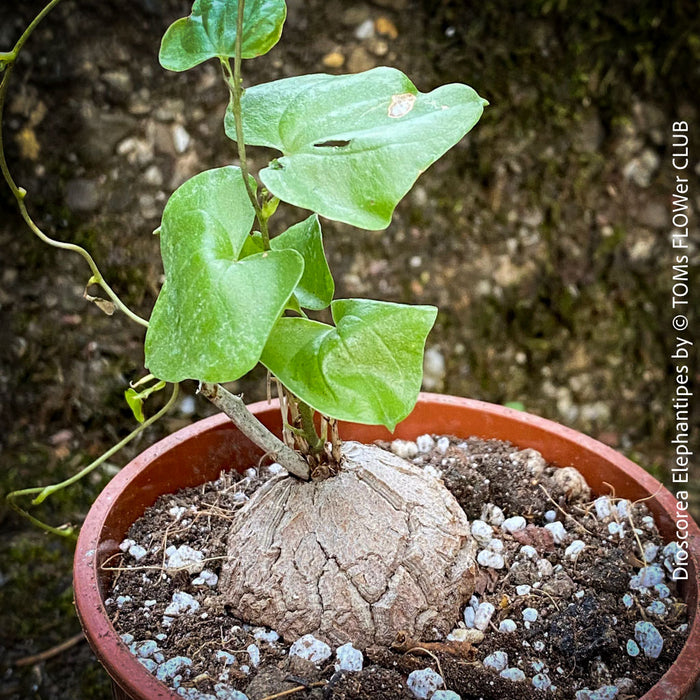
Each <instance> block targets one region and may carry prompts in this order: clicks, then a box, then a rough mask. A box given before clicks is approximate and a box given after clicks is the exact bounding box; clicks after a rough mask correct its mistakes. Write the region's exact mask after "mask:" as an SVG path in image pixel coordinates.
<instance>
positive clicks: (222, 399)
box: [199, 382, 310, 481]
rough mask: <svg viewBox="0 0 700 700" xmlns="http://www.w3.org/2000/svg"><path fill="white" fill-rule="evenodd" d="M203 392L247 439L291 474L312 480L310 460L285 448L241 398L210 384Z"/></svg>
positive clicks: (202, 389)
mask: <svg viewBox="0 0 700 700" xmlns="http://www.w3.org/2000/svg"><path fill="white" fill-rule="evenodd" d="M199 392H200V393H201V394H202V396H204V397H205V398H207V399H209V401H211V402H212V403H213V404H214V405H215V406H216V407H217V408H218V409H219V410H221V411H223V412H224V413H225V414H226V415H227V416H228V417H229V418H230V419H231V420H232V421H233V422H234V423H235V424H236V427H237V428H238V429H239V430H240V431H241V432H242V433H243V434H244V435H245V436H246V437H248V438H249V439H250V440H252V441H253V442H254V443H255V444H256V445H258V447H261V448H262V449H263V450H265V452H266V453H267V454H269V455H270V456H272V457H273V458H274V459H275V461H276V462H279V463H280V464H281V465H282V466H283V467H284V468H285V469H286V470H287V471H288V472H289V473H290V474H294V476H297V477H299V478H300V479H303V480H304V481H308V480H309V478H310V473H309V465H308V464H307V462H306V460H304V458H303V457H302V456H301V455H300V454H299V453H298V452H295V451H294V450H293V449H292V448H290V447H288V446H287V445H285V444H284V443H283V442H282V441H281V440H280V439H279V438H278V437H277V436H276V435H273V434H272V433H271V432H270V431H269V430H268V429H267V428H266V427H265V426H264V425H263V424H262V423H261V422H260V421H259V420H258V419H257V418H255V416H254V415H253V414H252V413H251V412H250V411H249V410H248V409H247V408H246V405H245V404H244V403H243V399H241V397H240V396H236V395H235V394H232V393H231V392H230V391H228V390H227V389H225V388H224V387H222V386H221V385H220V384H210V383H208V382H203V383H202V385H201V387H200V390H199Z"/></svg>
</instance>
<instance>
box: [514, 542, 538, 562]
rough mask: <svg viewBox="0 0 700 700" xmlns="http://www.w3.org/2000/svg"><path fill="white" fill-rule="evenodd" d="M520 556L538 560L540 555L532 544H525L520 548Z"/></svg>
mask: <svg viewBox="0 0 700 700" xmlns="http://www.w3.org/2000/svg"><path fill="white" fill-rule="evenodd" d="M518 556H522V557H525V558H526V559H537V556H538V555H537V550H536V549H535V548H534V547H533V546H532V545H531V544H524V545H523V546H522V547H521V548H520V551H519V552H518Z"/></svg>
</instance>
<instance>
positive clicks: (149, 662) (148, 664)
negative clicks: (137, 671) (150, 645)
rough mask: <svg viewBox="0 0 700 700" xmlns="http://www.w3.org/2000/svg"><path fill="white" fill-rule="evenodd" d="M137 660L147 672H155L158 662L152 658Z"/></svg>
mask: <svg viewBox="0 0 700 700" xmlns="http://www.w3.org/2000/svg"><path fill="white" fill-rule="evenodd" d="M137 661H138V662H139V663H140V664H141V665H142V666H143V667H144V668H145V669H146V670H147V671H148V672H149V673H155V672H156V670H157V669H158V664H157V663H156V662H155V661H154V660H153V659H141V658H138V659H137Z"/></svg>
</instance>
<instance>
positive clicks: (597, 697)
mask: <svg viewBox="0 0 700 700" xmlns="http://www.w3.org/2000/svg"><path fill="white" fill-rule="evenodd" d="M617 693H618V690H617V688H616V687H615V686H614V685H603V686H601V687H600V688H598V689H597V690H590V689H589V688H584V689H583V690H577V691H576V700H614V698H616V697H617Z"/></svg>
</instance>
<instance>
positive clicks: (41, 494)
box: [7, 384, 180, 539]
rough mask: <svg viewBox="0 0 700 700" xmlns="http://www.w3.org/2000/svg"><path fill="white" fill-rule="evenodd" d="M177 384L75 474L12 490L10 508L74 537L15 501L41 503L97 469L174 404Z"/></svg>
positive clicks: (44, 527) (45, 527)
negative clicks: (23, 499) (155, 407)
mask: <svg viewBox="0 0 700 700" xmlns="http://www.w3.org/2000/svg"><path fill="white" fill-rule="evenodd" d="M179 386H180V385H179V384H174V385H173V391H172V394H171V395H170V398H169V399H168V402H167V403H166V404H165V406H163V408H161V409H160V411H158V412H157V413H154V414H153V415H152V416H151V417H150V418H148V419H147V420H145V421H144V422H143V423H141V424H140V425H139V426H138V428H135V429H134V430H132V431H131V432H130V433H129V434H128V435H127V436H126V437H125V438H124V439H122V440H120V441H119V442H118V443H117V444H116V445H113V446H112V447H110V448H109V449H108V450H107V451H106V452H104V453H103V454H101V455H100V456H99V457H98V458H97V459H96V460H94V461H93V462H91V463H90V464H88V465H87V467H85V468H84V469H81V470H80V471H79V472H78V473H77V474H74V475H73V476H71V477H69V478H68V479H65V480H64V481H61V482H59V483H58V484H51V485H50V486H35V487H33V488H29V489H21V490H19V491H13V492H12V493H9V494H7V501H8V502H9V504H10V506H12V508H13V509H14V510H15V511H17V512H18V513H19V514H20V515H22V516H24V517H25V518H27V519H28V520H30V521H31V522H32V523H34V524H35V525H36V526H38V527H40V528H41V529H42V530H46V531H47V532H51V533H53V534H54V535H60V536H62V537H71V538H73V539H75V537H76V535H75V529H74V528H72V527H52V526H51V525H47V524H46V523H44V522H42V521H41V520H39V519H38V518H35V517H34V516H33V515H31V514H30V513H28V512H27V511H26V510H24V509H23V508H20V507H19V506H18V505H17V503H16V502H15V501H16V500H17V499H18V498H20V497H22V496H35V498H33V499H32V505H35V506H36V505H39V504H40V503H43V502H44V501H45V500H46V499H47V498H48V497H49V496H51V495H52V494H54V493H56V491H60V490H61V489H65V488H67V487H68V486H71V485H73V484H74V483H76V482H77V481H80V479H82V478H83V477H85V476H87V475H88V474H89V473H90V472H91V471H93V470H94V469H97V467H99V466H100V465H101V464H104V462H106V461H107V460H108V459H109V458H110V457H111V456H112V455H114V454H116V453H117V452H119V450H121V449H122V447H125V446H126V445H128V444H129V443H130V442H131V441H132V440H133V439H134V438H135V437H136V436H137V435H140V434H141V433H142V432H143V431H144V430H145V429H146V428H148V427H149V426H150V425H152V424H153V423H155V422H156V421H157V420H159V419H160V418H161V417H162V416H164V415H165V414H166V413H167V412H168V411H169V410H170V409H171V408H172V406H173V405H174V404H175V401H176V400H177V395H178V389H179Z"/></svg>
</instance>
